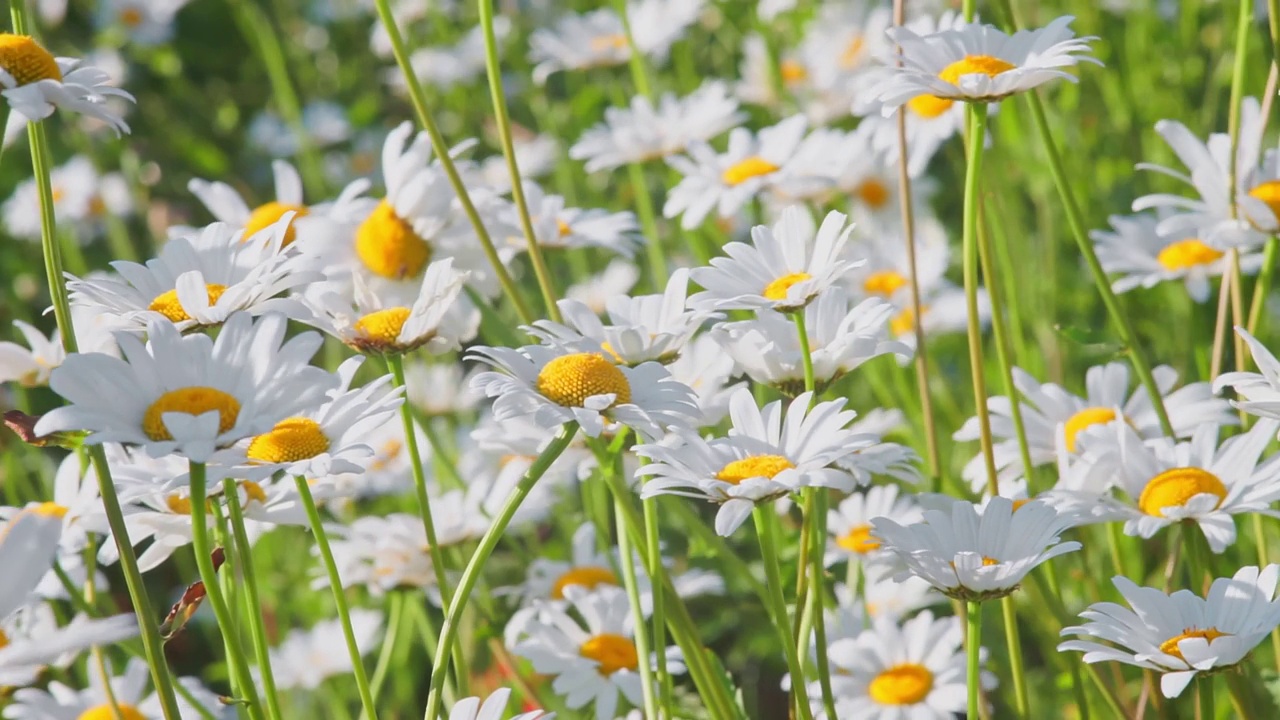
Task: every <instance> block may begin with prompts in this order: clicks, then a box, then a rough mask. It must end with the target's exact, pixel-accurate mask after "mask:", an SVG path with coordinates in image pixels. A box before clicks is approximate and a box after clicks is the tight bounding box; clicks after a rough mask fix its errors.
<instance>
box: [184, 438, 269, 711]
mask: <svg viewBox="0 0 1280 720" xmlns="http://www.w3.org/2000/svg"><path fill="white" fill-rule="evenodd" d="M190 468H191V497H190V499H191V549H192V551H194V552H195V556H196V567H197V568H199V570H200V580H201V581H203V582H204V591H205V596H206V597H207V598H208V600H209V605H210V606H212V607H213V614H214V616H215V617H216V618H217V619H218V628H219V629H220V630H221V631H222V636H223V639H224V640H225V641H226V643H225V644H226V648H227V665H228V667H229V668H230V671H231V678H232V680H234V681H235V683H236V684H237V685H238V686H239V687H240V692H242V693H243V694H244V695H245V698H244V699H245V700H246V702H247V703H248V707H247V709H248V712H249V717H251V718H253V719H254V720H261V719H262V703H261V701H259V699H258V691H257V689H256V688H257V685H256V684H255V683H254V682H253V678H252V677H251V676H250V675H249V661H248V658H246V657H245V655H244V649H243V648H241V647H240V640H239V638H238V637H236V635H235V632H234V629H233V628H234V624H233V623H232V620H231V609H230V607H229V606H228V605H227V600H226V598H225V597H223V595H222V586H221V585H220V584H219V581H218V571H217V570H216V569H215V568H214V567H213V547H212V545H211V544H210V543H209V520H208V507H207V503H208V499H207V498H208V486H207V475H206V472H205V466H204V463H198V462H195V461H191V462H190Z"/></svg>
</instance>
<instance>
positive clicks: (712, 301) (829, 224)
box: [689, 206, 858, 312]
mask: <svg viewBox="0 0 1280 720" xmlns="http://www.w3.org/2000/svg"><path fill="white" fill-rule="evenodd" d="M852 230H853V227H852V226H848V227H846V226H845V216H844V215H842V214H840V213H838V212H834V211H833V212H831V213H829V214H828V215H827V216H826V218H824V219H823V221H822V226H821V227H819V228H818V229H817V230H816V232H815V230H814V226H813V219H812V218H811V217H810V216H809V213H807V212H806V211H805V210H804V209H802V208H800V207H795V206H792V207H789V208H787V209H786V210H784V211H782V218H781V219H780V220H778V222H777V223H776V224H774V226H773V227H772V228H769V227H768V226H765V225H757V226H755V227H754V228H752V229H751V244H750V245H747V244H746V243H740V242H731V243H729V244H728V245H725V246H724V252H725V254H726V255H728V257H720V258H712V260H711V267H701V268H695V269H694V270H693V271H692V274H691V276H692V278H693V281H694V282H695V283H697V284H699V285H701V286H702V287H704V288H706V290H705V291H703V292H700V293H696V294H694V295H693V296H692V297H690V298H689V305H690V306H691V307H694V308H708V309H715V310H759V309H771V310H777V311H778V312H793V311H796V310H799V309H800V308H803V307H804V306H805V305H808V304H809V303H810V302H813V300H814V299H815V298H817V297H818V296H819V295H821V294H822V293H823V292H824V291H826V290H827V289H828V288H830V287H831V286H832V285H833V284H834V283H836V282H838V281H839V280H840V279H841V277H842V276H844V275H845V274H846V273H848V272H849V271H850V270H851V269H852V268H854V267H857V265H858V263H857V262H852V261H849V260H846V259H843V258H842V257H841V256H842V255H843V251H844V247H845V244H846V243H847V242H848V241H849V234H850V232H852Z"/></svg>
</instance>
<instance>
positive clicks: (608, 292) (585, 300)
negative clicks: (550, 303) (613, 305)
mask: <svg viewBox="0 0 1280 720" xmlns="http://www.w3.org/2000/svg"><path fill="white" fill-rule="evenodd" d="M639 279H640V270H639V268H637V267H636V265H635V263H633V262H631V261H630V260H628V259H626V258H614V259H613V260H611V261H610V262H609V265H608V266H607V267H606V268H605V269H604V271H603V272H601V273H600V274H598V275H592V276H591V277H588V278H587V279H585V280H583V281H582V282H580V283H577V284H576V285H570V286H569V289H567V290H565V293H564V296H565V297H566V298H569V299H570V300H577V301H578V302H580V303H582V304H584V305H586V306H587V307H589V308H591V311H592V312H594V313H595V314H597V315H603V314H604V312H605V310H606V309H607V308H608V305H609V300H610V298H612V297H613V296H614V295H625V294H627V293H629V292H631V288H633V287H635V284H636V281H637V280H639Z"/></svg>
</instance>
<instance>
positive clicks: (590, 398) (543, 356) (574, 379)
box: [471, 345, 696, 438]
mask: <svg viewBox="0 0 1280 720" xmlns="http://www.w3.org/2000/svg"><path fill="white" fill-rule="evenodd" d="M472 353H473V354H472V355H471V358H472V359H475V360H479V361H480V362H484V363H487V364H489V365H492V366H493V367H495V368H497V369H498V370H499V372H485V373H481V374H479V375H477V376H476V377H475V378H474V379H473V380H472V386H473V387H474V388H476V389H477V390H480V391H481V392H483V393H484V394H485V395H487V396H489V397H491V398H496V400H495V401H494V404H493V413H494V417H496V418H497V419H498V420H506V419H509V418H515V417H520V416H532V417H533V419H534V420H535V421H536V422H537V423H538V425H541V426H543V427H546V428H554V427H557V426H560V425H563V424H565V423H567V422H570V421H576V422H577V423H578V424H579V425H581V426H582V430H583V432H585V433H586V434H587V435H588V436H591V437H595V436H597V435H599V434H600V433H601V432H603V431H604V429H605V421H606V420H607V421H609V422H617V423H621V424H623V425H626V426H628V427H630V428H631V429H633V430H635V431H636V432H637V433H639V434H640V435H641V436H643V437H646V438H658V437H661V436H662V434H663V431H664V429H665V428H671V427H683V426H685V425H687V424H688V423H689V422H690V421H692V420H693V418H694V416H695V413H696V408H695V406H694V404H693V391H691V390H690V389H689V388H688V387H686V386H684V385H682V384H680V383H678V382H676V381H675V380H674V379H672V377H671V374H670V373H669V372H667V369H666V368H664V367H663V366H662V365H660V364H658V363H656V362H646V363H641V364H639V365H637V366H636V367H627V366H625V365H615V364H614V363H613V362H612V361H610V360H609V359H607V358H605V356H604V355H603V354H601V353H590V352H573V353H565V352H563V351H560V350H558V349H555V348H550V347H547V346H544V345H526V346H524V347H522V348H520V349H518V350H517V349H512V348H504V347H477V348H475V349H473V350H472Z"/></svg>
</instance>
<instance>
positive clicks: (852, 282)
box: [845, 214, 951, 308]
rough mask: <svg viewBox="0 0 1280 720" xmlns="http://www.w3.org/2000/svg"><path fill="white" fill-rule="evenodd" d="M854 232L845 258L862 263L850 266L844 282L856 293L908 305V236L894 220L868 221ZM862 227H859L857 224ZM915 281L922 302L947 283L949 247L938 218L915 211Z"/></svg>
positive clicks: (897, 304)
mask: <svg viewBox="0 0 1280 720" xmlns="http://www.w3.org/2000/svg"><path fill="white" fill-rule="evenodd" d="M868 225H869V227H868V228H867V229H866V230H865V231H864V232H858V233H855V234H854V237H853V238H852V240H851V241H850V243H849V246H848V248H847V250H846V253H845V254H846V257H851V258H854V257H856V258H862V259H865V262H864V263H862V264H861V265H858V266H857V267H855V268H853V269H852V270H851V271H850V272H849V275H848V277H847V284H848V285H849V287H850V290H851V291H853V292H854V293H855V294H861V295H867V296H871V297H879V298H883V299H885V300H886V301H888V302H891V303H893V304H894V306H896V307H898V308H909V307H911V300H912V298H911V258H910V254H909V253H908V247H907V239H906V236H905V235H904V234H903V232H902V227H901V225H900V224H899V223H898V222H897V221H893V222H888V223H884V222H877V223H868ZM859 229H860V230H861V229H862V228H861V227H859ZM913 235H914V240H915V250H916V252H915V254H916V281H917V282H918V283H919V284H920V295H921V298H920V300H921V303H922V304H923V303H924V301H925V300H927V299H928V298H929V297H930V295H932V294H933V293H934V292H936V291H938V290H939V289H941V288H943V287H945V286H946V278H945V275H946V272H947V266H948V264H949V263H950V256H951V249H950V247H949V246H948V244H947V232H946V229H945V228H944V227H943V226H942V223H941V222H939V221H938V219H937V218H935V217H932V216H930V215H920V214H918V215H917V217H916V218H915V229H914V233H913Z"/></svg>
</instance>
